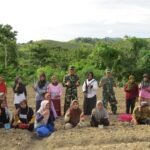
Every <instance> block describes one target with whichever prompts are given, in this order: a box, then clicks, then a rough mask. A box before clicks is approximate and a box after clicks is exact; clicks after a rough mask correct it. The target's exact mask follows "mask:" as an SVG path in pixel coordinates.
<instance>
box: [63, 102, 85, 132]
mask: <svg viewBox="0 0 150 150" xmlns="http://www.w3.org/2000/svg"><path fill="white" fill-rule="evenodd" d="M64 120H65V129H71V128H73V127H76V126H78V127H83V126H85V124H84V115H83V113H82V110H81V109H80V108H79V103H78V100H73V101H72V103H71V105H70V108H69V109H68V110H67V112H66V114H65V118H64Z"/></svg>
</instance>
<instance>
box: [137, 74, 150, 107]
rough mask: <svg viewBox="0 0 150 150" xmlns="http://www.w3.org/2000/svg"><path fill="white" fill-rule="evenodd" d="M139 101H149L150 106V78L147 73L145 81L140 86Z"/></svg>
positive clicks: (144, 77) (144, 76)
mask: <svg viewBox="0 0 150 150" xmlns="http://www.w3.org/2000/svg"><path fill="white" fill-rule="evenodd" d="M139 101H140V104H141V102H142V101H147V102H148V103H149V104H150V76H149V75H148V74H147V73H145V74H144V75H143V81H142V82H141V83H140V85H139Z"/></svg>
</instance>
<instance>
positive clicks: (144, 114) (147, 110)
mask: <svg viewBox="0 0 150 150" xmlns="http://www.w3.org/2000/svg"><path fill="white" fill-rule="evenodd" d="M132 118H133V119H132V122H133V123H134V124H135V125H137V124H149V125H150V105H149V103H148V102H146V101H142V102H141V105H140V106H137V107H136V108H135V109H134V111H133V114H132Z"/></svg>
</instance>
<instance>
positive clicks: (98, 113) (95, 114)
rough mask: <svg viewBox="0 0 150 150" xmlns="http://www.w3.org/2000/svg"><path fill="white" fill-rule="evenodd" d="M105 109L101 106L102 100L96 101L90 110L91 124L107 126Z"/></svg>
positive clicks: (93, 125)
mask: <svg viewBox="0 0 150 150" xmlns="http://www.w3.org/2000/svg"><path fill="white" fill-rule="evenodd" d="M108 118H109V117H108V113H107V110H106V109H105V108H104V106H103V102H102V101H97V103H96V107H95V108H94V109H93V110H92V114H91V122H90V123H91V126H92V127H98V126H99V125H103V126H109V120H108Z"/></svg>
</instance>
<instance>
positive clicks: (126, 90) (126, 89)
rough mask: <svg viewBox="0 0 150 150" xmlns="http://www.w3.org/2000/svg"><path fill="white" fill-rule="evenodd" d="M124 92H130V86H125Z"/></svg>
mask: <svg viewBox="0 0 150 150" xmlns="http://www.w3.org/2000/svg"><path fill="white" fill-rule="evenodd" d="M124 91H125V92H129V90H128V84H125V86H124Z"/></svg>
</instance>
